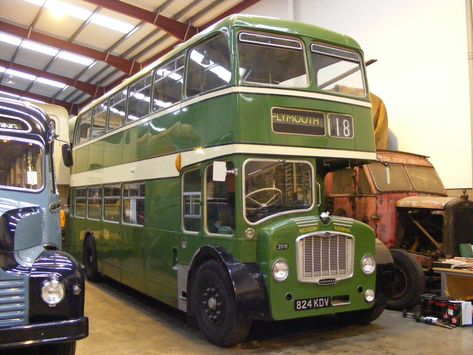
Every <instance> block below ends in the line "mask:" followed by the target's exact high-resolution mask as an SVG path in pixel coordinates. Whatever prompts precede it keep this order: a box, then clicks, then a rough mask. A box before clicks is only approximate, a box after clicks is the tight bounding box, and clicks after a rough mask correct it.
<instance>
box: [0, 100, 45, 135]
mask: <svg viewBox="0 0 473 355" xmlns="http://www.w3.org/2000/svg"><path fill="white" fill-rule="evenodd" d="M48 124H49V123H48V117H47V115H46V114H45V113H44V111H43V110H42V109H40V108H38V107H36V106H33V105H31V104H30V103H28V102H24V101H18V100H12V99H6V98H0V133H8V134H9V135H16V136H24V135H29V136H31V138H34V137H35V136H36V137H38V136H40V137H41V138H42V141H43V144H45V143H46V142H47V140H48V137H47V133H48V127H49V126H48Z"/></svg>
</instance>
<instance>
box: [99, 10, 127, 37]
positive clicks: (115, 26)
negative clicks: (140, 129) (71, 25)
mask: <svg viewBox="0 0 473 355" xmlns="http://www.w3.org/2000/svg"><path fill="white" fill-rule="evenodd" d="M91 22H93V23H95V24H96V25H99V26H103V27H106V28H109V29H111V30H115V31H118V32H121V33H128V32H130V31H131V30H132V29H133V28H134V27H135V26H133V25H130V24H129V23H126V22H123V21H120V20H116V19H114V18H111V17H108V16H104V15H100V14H95V15H94V16H93V17H92V19H91Z"/></svg>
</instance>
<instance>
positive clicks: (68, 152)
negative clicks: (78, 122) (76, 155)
mask: <svg viewBox="0 0 473 355" xmlns="http://www.w3.org/2000/svg"><path fill="white" fill-rule="evenodd" d="M62 161H63V162H64V165H65V166H67V167H68V168H70V167H71V166H72V165H73V161H72V144H63V145H62Z"/></svg>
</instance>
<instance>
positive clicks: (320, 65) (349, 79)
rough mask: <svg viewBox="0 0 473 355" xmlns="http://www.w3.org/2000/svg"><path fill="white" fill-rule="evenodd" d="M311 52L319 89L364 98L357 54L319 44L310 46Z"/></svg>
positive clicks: (359, 60) (364, 92) (363, 86)
mask: <svg viewBox="0 0 473 355" xmlns="http://www.w3.org/2000/svg"><path fill="white" fill-rule="evenodd" d="M311 52H312V66H313V68H314V74H315V80H316V84H317V86H318V87H319V89H322V90H325V91H330V92H337V93H341V94H345V95H350V96H359V97H365V96H366V89H365V84H364V80H363V71H362V67H361V63H362V62H361V58H360V55H359V54H358V53H356V52H353V51H349V50H345V49H340V48H335V47H330V46H326V45H321V44H312V46H311Z"/></svg>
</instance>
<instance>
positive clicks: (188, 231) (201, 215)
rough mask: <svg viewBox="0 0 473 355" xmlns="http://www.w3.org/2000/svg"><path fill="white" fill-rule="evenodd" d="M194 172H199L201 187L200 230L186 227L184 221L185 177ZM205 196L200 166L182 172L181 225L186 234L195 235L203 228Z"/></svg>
mask: <svg viewBox="0 0 473 355" xmlns="http://www.w3.org/2000/svg"><path fill="white" fill-rule="evenodd" d="M193 172H197V173H198V174H199V179H200V181H199V189H200V191H199V192H200V201H199V208H200V216H199V218H200V223H199V230H197V231H193V230H188V229H186V227H185V222H184V219H185V203H184V196H185V191H184V185H185V184H184V179H185V176H186V175H187V174H189V173H193ZM203 196H204V194H203V191H202V175H201V172H200V167H196V168H192V169H188V170H186V171H184V172H183V173H182V177H181V205H182V206H181V226H182V228H181V229H182V231H183V232H184V233H186V234H193V235H197V234H199V233H200V231H201V230H202V221H203V216H204V213H203V212H204V211H203V210H204V208H203V205H202V201H203V199H202V197H203ZM193 216H197V215H193Z"/></svg>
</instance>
